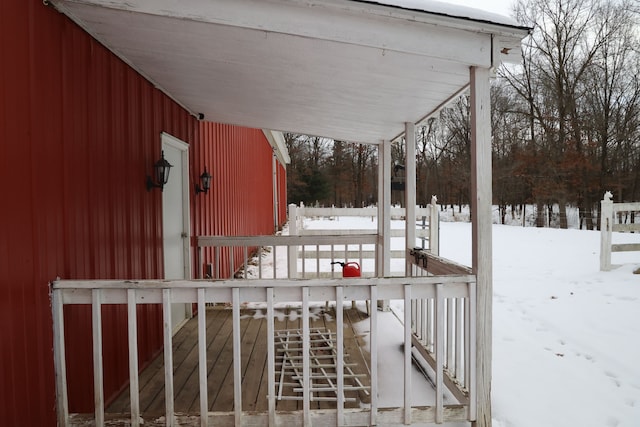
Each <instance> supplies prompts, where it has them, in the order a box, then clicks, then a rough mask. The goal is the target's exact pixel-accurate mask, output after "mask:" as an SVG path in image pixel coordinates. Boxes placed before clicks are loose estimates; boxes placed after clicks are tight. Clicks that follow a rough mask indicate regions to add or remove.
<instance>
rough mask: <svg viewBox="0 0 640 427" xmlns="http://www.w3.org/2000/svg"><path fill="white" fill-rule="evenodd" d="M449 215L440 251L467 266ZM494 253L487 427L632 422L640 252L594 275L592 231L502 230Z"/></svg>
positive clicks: (596, 236)
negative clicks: (490, 416)
mask: <svg viewBox="0 0 640 427" xmlns="http://www.w3.org/2000/svg"><path fill="white" fill-rule="evenodd" d="M447 219H449V220H450V219H451V218H447V216H446V215H445V216H444V218H443V220H444V221H443V222H441V231H440V243H441V249H440V254H441V255H442V256H444V257H447V258H450V259H453V260H455V261H458V262H460V263H463V264H466V265H470V263H471V226H470V224H469V223H466V222H445V221H446V220H447ZM351 221H352V220H349V221H347V220H346V219H344V220H343V219H340V220H339V221H328V220H322V219H318V220H307V221H306V222H305V227H307V228H335V227H336V224H337V223H341V225H342V226H346V225H347V222H351ZM327 222H329V223H330V224H327ZM360 222H361V224H360V225H359V226H356V227H354V228H365V227H366V228H370V227H375V224H374V223H372V221H371V218H363V219H361V220H360ZM352 226H353V224H349V227H352ZM396 226H397V224H396V225H394V228H395V227H396ZM613 240H614V243H623V242H640V235H638V234H635V235H632V234H624V235H622V234H619V235H614V239H613ZM394 246H395V245H394ZM493 248H494V249H493V259H494V264H493V275H494V306H493V307H494V312H493V321H494V324H493V384H492V394H493V419H494V426H495V427H552V426H557V427H572V426H576V427H578V426H579V427H638V426H640V274H633V271H634V270H635V269H638V268H639V267H640V253H633V252H630V253H619V254H614V255H613V259H612V261H613V263H614V264H622V266H621V267H619V268H617V269H615V270H614V271H610V272H600V271H599V259H600V258H599V257H600V233H599V232H596V231H580V230H575V229H569V230H560V229H539V228H534V227H526V228H524V227H521V226H520V227H518V226H502V225H494V228H493ZM392 307H393V309H394V310H396V311H402V305H401V302H393V303H392ZM400 317H401V316H400ZM386 366H388V365H386Z"/></svg>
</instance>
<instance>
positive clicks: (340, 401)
mask: <svg viewBox="0 0 640 427" xmlns="http://www.w3.org/2000/svg"><path fill="white" fill-rule="evenodd" d="M343 302H344V290H343V288H342V286H338V287H336V339H337V341H338V342H337V346H338V348H337V353H338V360H337V366H336V370H337V381H338V395H337V399H336V400H337V402H336V403H337V416H338V419H337V420H336V425H338V426H341V425H343V424H344V318H343V314H344V313H343V308H344V304H343Z"/></svg>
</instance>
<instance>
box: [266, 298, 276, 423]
mask: <svg viewBox="0 0 640 427" xmlns="http://www.w3.org/2000/svg"><path fill="white" fill-rule="evenodd" d="M274 334H275V314H274V310H273V288H267V346H268V347H267V374H268V375H269V379H268V381H267V382H268V391H267V401H268V405H269V427H275V426H276V380H275V378H276V354H275V338H274V337H275V335H274Z"/></svg>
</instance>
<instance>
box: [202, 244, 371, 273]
mask: <svg viewBox="0 0 640 427" xmlns="http://www.w3.org/2000/svg"><path fill="white" fill-rule="evenodd" d="M377 240H378V238H377V236H376V235H375V234H362V235H352V234H347V235H324V236H200V237H198V238H197V248H198V249H197V252H198V265H199V266H200V267H199V271H200V274H201V275H200V278H203V277H204V274H205V272H207V274H206V275H207V276H208V277H209V278H213V279H228V278H232V277H234V275H236V272H237V271H238V269H240V268H241V267H242V268H243V272H242V274H241V276H242V278H244V279H263V278H271V279H276V278H302V279H309V278H318V277H325V278H334V277H340V276H341V273H340V271H339V270H336V269H334V268H333V266H332V264H331V262H333V261H336V260H338V261H345V262H346V261H358V262H359V263H360V265H361V266H362V267H363V276H364V277H367V276H368V277H373V276H377V271H376V268H375V265H373V264H372V266H373V268H368V269H367V268H366V267H367V265H365V263H363V260H364V258H365V256H366V255H365V250H367V249H368V248H372V250H373V251H374V254H375V251H376V250H377V249H376V245H375V243H376V242H377ZM207 248H211V249H207ZM207 250H209V251H210V253H209V255H208V256H207V255H206V251H207ZM307 252H312V253H313V254H314V257H309V256H307ZM234 253H235V254H236V256H235V257H234V256H231V255H230V254H234ZM238 253H239V254H240V256H238ZM285 253H286V254H287V256H286V257H284V256H279V255H281V254H285ZM223 255H226V256H223ZM225 262H226V265H223V263H225ZM279 263H280V264H285V263H286V265H285V266H282V265H280V264H279ZM250 265H253V267H254V272H253V273H252V274H249V273H248V269H249V266H250ZM225 273H226V274H225Z"/></svg>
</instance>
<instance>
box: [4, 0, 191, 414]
mask: <svg viewBox="0 0 640 427" xmlns="http://www.w3.org/2000/svg"><path fill="white" fill-rule="evenodd" d="M161 131H166V132H168V133H170V134H172V135H174V136H176V137H178V138H180V139H183V140H185V141H187V142H194V141H195V140H196V138H197V132H198V127H197V122H196V121H195V119H194V118H193V117H191V116H189V115H188V114H187V113H186V112H185V111H184V110H183V109H181V108H180V107H179V106H177V105H176V104H175V103H174V102H172V101H171V100H170V99H168V98H167V97H166V96H165V95H163V94H162V93H160V92H159V91H158V90H156V89H154V87H153V86H152V85H150V84H149V83H148V82H146V81H145V80H144V79H142V78H141V77H140V76H139V75H138V74H136V73H135V72H134V71H132V70H131V69H130V68H129V67H128V66H126V65H125V64H124V63H122V62H121V61H120V60H118V59H117V58H116V57H115V56H114V55H113V54H111V53H110V52H108V51H107V50H106V49H105V48H104V47H103V46H101V45H100V44H98V43H97V42H95V41H94V40H93V39H91V38H90V37H89V36H88V35H87V34H86V33H85V32H83V31H82V30H81V29H80V28H78V27H77V26H76V25H75V24H73V23H71V22H70V21H69V20H68V19H66V18H65V17H64V16H63V15H61V14H59V13H58V12H56V11H54V10H53V9H51V8H48V7H45V6H43V4H42V2H41V1H24V0H3V1H2V2H0V194H1V195H2V208H1V209H0V293H1V294H0V316H1V317H0V322H2V323H0V325H2V326H1V327H0V342H1V343H2V344H1V345H0V414H1V415H0V417H1V418H2V423H1V424H2V425H16V426H18V425H20V426H36V425H37V426H41V425H55V413H54V411H55V409H54V408H55V401H54V397H55V395H54V371H53V356H52V346H53V342H52V322H51V311H50V306H49V293H48V283H49V282H50V281H51V280H53V279H55V278H56V277H57V276H59V277H62V278H65V279H98V278H105V279H106V278H157V277H162V268H163V266H162V241H161V231H162V229H161V203H160V202H161V198H160V197H161V195H160V192H158V191H154V192H152V193H148V192H147V191H146V188H145V186H144V182H145V176H146V174H148V173H150V172H151V170H150V169H151V165H152V163H153V162H154V161H155V160H156V159H157V158H158V157H159V152H160V132H161ZM138 310H139V324H138V326H139V332H140V358H141V359H140V363H141V364H144V363H145V362H147V361H148V360H149V359H150V357H151V356H152V355H153V353H154V352H156V351H157V350H158V349H159V348H160V347H161V343H162V336H161V329H160V328H161V311H160V310H158V307H155V306H146V307H139V309H138ZM65 321H66V326H67V327H66V338H67V342H68V345H67V352H66V354H67V362H68V363H67V365H68V369H69V371H68V378H69V399H70V405H71V409H72V410H73V411H92V410H93V396H92V394H93V393H92V390H93V386H92V384H91V378H92V362H91V349H90V346H91V340H90V336H91V322H90V310H89V308H88V307H67V309H66V310H65ZM103 322H104V331H103V333H104V348H105V395H106V396H110V395H112V394H113V393H114V392H115V391H117V390H118V389H120V388H121V387H122V386H123V384H124V381H125V379H126V378H128V367H127V363H128V362H127V356H126V353H127V347H126V340H124V341H123V340H122V339H121V338H122V337H126V309H125V308H124V307H114V306H112V307H105V308H104V310H103Z"/></svg>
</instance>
